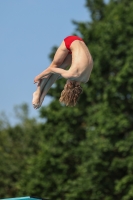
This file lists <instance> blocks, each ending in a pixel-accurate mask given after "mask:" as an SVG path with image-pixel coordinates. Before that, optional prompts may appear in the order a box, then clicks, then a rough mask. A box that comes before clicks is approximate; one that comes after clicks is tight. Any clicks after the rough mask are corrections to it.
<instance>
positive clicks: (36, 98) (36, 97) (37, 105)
mask: <svg viewBox="0 0 133 200" xmlns="http://www.w3.org/2000/svg"><path fill="white" fill-rule="evenodd" d="M39 100H40V96H39V95H38V93H37V92H34V93H33V99H32V105H33V107H34V108H35V109H38V108H40V102H39Z"/></svg>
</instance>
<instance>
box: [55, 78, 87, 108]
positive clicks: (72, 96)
mask: <svg viewBox="0 0 133 200" xmlns="http://www.w3.org/2000/svg"><path fill="white" fill-rule="evenodd" d="M82 91H83V90H82V87H81V86H80V85H79V84H77V82H76V81H70V82H69V83H68V82H67V83H66V84H65V86H64V90H63V91H62V92H61V96H60V99H59V101H60V102H61V103H64V104H65V105H66V106H71V107H73V106H75V105H76V103H77V101H78V99H79V97H80V94H81V93H82Z"/></svg>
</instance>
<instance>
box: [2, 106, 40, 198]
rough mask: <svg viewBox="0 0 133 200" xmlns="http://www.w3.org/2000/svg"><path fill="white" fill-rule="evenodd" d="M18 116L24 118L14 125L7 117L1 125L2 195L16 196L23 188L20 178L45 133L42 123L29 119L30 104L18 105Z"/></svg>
mask: <svg viewBox="0 0 133 200" xmlns="http://www.w3.org/2000/svg"><path fill="white" fill-rule="evenodd" d="M16 108H17V111H18V112H17V113H16V114H17V116H19V117H20V119H21V120H22V121H21V123H20V124H18V125H15V126H14V127H12V126H11V125H10V124H9V123H8V120H7V122H6V121H5V117H4V118H3V117H2V119H1V123H0V124H1V126H0V163H1V164H0V196H1V198H5V197H14V196H17V194H18V191H19V190H21V186H20V183H19V182H20V180H21V179H22V178H23V177H22V176H23V175H22V174H23V171H25V170H26V169H27V167H28V162H29V160H30V159H31V158H32V156H33V155H36V154H38V152H39V150H40V143H41V142H42V137H43V135H40V132H39V130H40V124H39V123H37V122H36V120H35V119H29V118H27V117H26V116H27V115H28V106H27V105H26V104H23V105H21V106H20V107H19V106H17V107H16Z"/></svg>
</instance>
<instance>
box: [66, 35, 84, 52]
mask: <svg viewBox="0 0 133 200" xmlns="http://www.w3.org/2000/svg"><path fill="white" fill-rule="evenodd" d="M75 40H80V41H83V40H82V38H80V37H78V36H68V37H66V38H65V39H64V42H65V45H66V48H67V49H68V50H69V53H72V52H71V50H70V46H71V44H72V42H73V41H75Z"/></svg>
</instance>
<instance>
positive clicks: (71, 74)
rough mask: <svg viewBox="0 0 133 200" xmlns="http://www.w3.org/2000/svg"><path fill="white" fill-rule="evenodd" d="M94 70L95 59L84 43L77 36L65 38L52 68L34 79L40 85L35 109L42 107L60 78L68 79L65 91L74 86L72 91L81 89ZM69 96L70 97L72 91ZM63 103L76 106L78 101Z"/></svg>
mask: <svg viewBox="0 0 133 200" xmlns="http://www.w3.org/2000/svg"><path fill="white" fill-rule="evenodd" d="M68 66H70V68H69V69H67V67H68ZM92 68H93V59H92V56H91V54H90V52H89V49H88V47H87V46H86V44H85V43H84V41H83V40H82V39H81V38H80V37H77V36H68V37H67V38H65V39H64V40H63V41H62V43H61V45H60V46H59V48H58V49H57V51H56V53H55V56H54V59H53V61H52V63H51V64H50V66H49V67H48V68H47V69H46V70H44V71H43V72H42V73H40V74H39V75H37V76H36V77H35V79H34V83H37V85H38V86H37V91H36V92H35V93H34V94H33V101H32V103H33V105H34V107H35V108H39V107H40V106H41V104H42V101H43V99H44V97H45V95H46V94H47V92H48V90H49V89H50V87H51V86H52V84H53V83H54V82H55V81H56V80H57V79H58V78H59V77H60V76H62V77H63V78H65V79H67V83H66V87H64V90H66V89H65V88H69V86H70V85H71V87H72V85H73V88H71V91H72V90H73V89H74V88H77V86H78V88H80V87H81V86H80V84H81V83H86V82H87V81H88V80H89V78H90V74H91V71H92ZM64 90H63V91H64ZM73 95H74V94H73ZM67 96H70V91H69V94H67ZM70 99H71V98H70ZM77 99H78V98H77ZM61 102H64V103H65V104H66V105H71V106H74V105H76V102H77V101H76V102H73V103H72V102H71V103H67V102H65V100H63V101H61Z"/></svg>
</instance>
